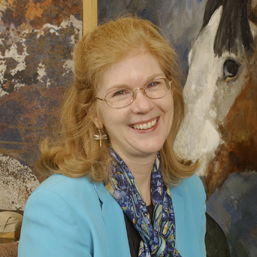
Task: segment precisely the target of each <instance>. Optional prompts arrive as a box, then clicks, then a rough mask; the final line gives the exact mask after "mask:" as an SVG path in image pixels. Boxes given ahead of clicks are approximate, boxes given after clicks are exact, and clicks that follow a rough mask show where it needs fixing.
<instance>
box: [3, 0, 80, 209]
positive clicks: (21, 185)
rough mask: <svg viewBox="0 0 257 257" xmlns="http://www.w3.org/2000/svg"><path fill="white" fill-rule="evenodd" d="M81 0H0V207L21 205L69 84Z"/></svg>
mask: <svg viewBox="0 0 257 257" xmlns="http://www.w3.org/2000/svg"><path fill="white" fill-rule="evenodd" d="M82 2H83V1H82V0H67V1H66V0H0V177H1V178H0V195H1V200H0V209H11V210H16V209H21V210H22V209H23V208H24V206H25V202H26V199H27V197H28V195H29V194H30V193H31V192H32V191H33V190H34V188H35V187H36V186H37V185H38V184H39V183H40V182H41V181H42V179H43V177H42V176H41V175H40V174H37V173H36V172H35V171H32V170H33V165H34V164H35V161H36V159H37V156H38V152H39V150H38V145H39V141H40V139H41V137H42V136H44V135H46V134H47V133H49V131H51V124H52V121H51V116H52V114H53V111H54V110H55V108H56V107H57V106H59V103H60V101H61V99H62V97H63V94H64V91H65V88H67V87H69V86H70V85H71V84H72V80H73V76H72V65H73V62H72V51H73V48H74V44H75V43H76V41H77V40H78V39H79V38H80V37H81V36H82Z"/></svg>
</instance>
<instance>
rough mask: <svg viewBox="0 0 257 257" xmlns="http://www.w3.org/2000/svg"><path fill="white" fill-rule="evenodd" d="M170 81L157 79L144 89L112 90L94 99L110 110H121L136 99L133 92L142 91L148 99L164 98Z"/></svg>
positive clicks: (169, 86)
mask: <svg viewBox="0 0 257 257" xmlns="http://www.w3.org/2000/svg"><path fill="white" fill-rule="evenodd" d="M171 83H172V81H171V80H169V79H167V78H158V79H154V80H153V81H151V82H149V83H147V85H146V86H145V87H144V88H136V89H134V90H131V89H128V88H119V89H114V90H111V91H110V92H108V93H107V94H106V95H105V97H104V98H99V97H96V98H95V99H98V100H100V101H105V102H106V104H107V105H109V106H110V107H112V108H116V109H121V108H124V107H126V106H128V105H130V104H131V103H133V101H134V100H135V99H136V94H135V92H136V91H137V90H142V91H143V92H144V94H145V96H147V97H148V98H150V99H159V98H162V97H164V96H166V95H167V94H168V93H169V92H170V89H171Z"/></svg>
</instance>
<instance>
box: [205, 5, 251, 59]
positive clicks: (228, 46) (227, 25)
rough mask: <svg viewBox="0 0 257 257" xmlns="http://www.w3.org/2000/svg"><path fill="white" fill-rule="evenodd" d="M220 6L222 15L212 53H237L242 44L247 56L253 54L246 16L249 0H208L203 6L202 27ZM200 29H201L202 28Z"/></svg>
mask: <svg viewBox="0 0 257 257" xmlns="http://www.w3.org/2000/svg"><path fill="white" fill-rule="evenodd" d="M220 6H222V8H223V10H222V15H221V19H220V23H219V27H218V30H217V33H216V36H215V41H214V46H213V47H214V53H215V55H217V56H219V57H220V56H221V55H222V54H223V53H224V52H230V53H234V54H235V55H237V54H238V52H239V49H240V47H242V46H243V48H244V51H245V53H246V55H247V56H251V55H252V54H253V49H254V41H253V35H252V33H251V30H250V25H249V20H248V16H249V14H250V10H251V8H250V6H251V1H250V0H208V1H207V3H206V7H205V12H204V18H203V26H202V29H203V28H204V27H205V26H206V25H207V24H208V23H209V21H210V19H211V16H212V15H213V13H214V12H215V11H216V10H217V9H218V8H219V7H220ZM202 29H201V30H202Z"/></svg>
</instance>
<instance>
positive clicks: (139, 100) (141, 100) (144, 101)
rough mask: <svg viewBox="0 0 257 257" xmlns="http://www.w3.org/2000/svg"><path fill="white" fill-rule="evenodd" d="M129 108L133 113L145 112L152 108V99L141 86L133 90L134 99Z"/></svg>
mask: <svg viewBox="0 0 257 257" xmlns="http://www.w3.org/2000/svg"><path fill="white" fill-rule="evenodd" d="M131 108H132V111H133V112H135V113H146V112H149V111H150V110H151V109H152V108H153V102H152V99H150V98H148V97H147V96H146V94H145V92H144V89H143V88H137V89H136V90H135V91H134V101H133V103H132V105H131Z"/></svg>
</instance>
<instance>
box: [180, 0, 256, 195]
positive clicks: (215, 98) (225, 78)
mask: <svg viewBox="0 0 257 257" xmlns="http://www.w3.org/2000/svg"><path fill="white" fill-rule="evenodd" d="M256 6H257V2H256V1H252V2H250V1H248V0H223V1H222V0H208V1H207V4H206V7H205V13H204V19H203V25H202V29H201V31H200V33H199V35H198V37H197V39H196V41H195V42H194V44H193V46H192V48H191V50H190V52H189V56H188V63H189V73H188V77H187V81H186V85H185V87H184V90H183V94H184V98H185V103H186V116H185V120H184V122H183V124H182V127H181V129H180V131H179V133H178V137H177V140H176V143H175V149H176V150H177V152H178V153H179V154H180V155H181V157H182V158H185V159H191V160H199V164H200V165H199V170H198V175H200V176H203V177H204V181H205V186H206V191H207V194H211V193H212V192H214V190H215V189H216V188H217V187H219V186H220V185H221V184H222V183H223V182H224V180H225V179H226V178H227V177H228V176H229V174H231V173H233V172H243V171H256V170H257V71H256V67H257V63H256V54H254V52H255V46H256V44H255V35H256V32H257V26H256V24H257V22H256V21H257V16H256V15H255V14H256V13H257V8H255V7H256Z"/></svg>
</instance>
